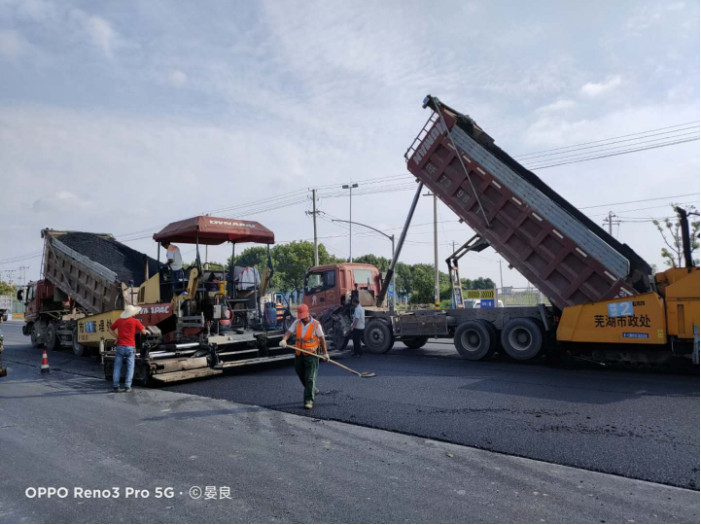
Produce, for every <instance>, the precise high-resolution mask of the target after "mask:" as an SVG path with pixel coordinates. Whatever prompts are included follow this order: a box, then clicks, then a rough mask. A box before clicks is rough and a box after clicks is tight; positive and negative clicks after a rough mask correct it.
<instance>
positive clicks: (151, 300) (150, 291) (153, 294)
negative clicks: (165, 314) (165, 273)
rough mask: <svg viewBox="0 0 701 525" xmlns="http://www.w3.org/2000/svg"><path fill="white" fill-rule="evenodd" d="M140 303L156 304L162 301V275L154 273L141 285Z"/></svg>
mask: <svg viewBox="0 0 701 525" xmlns="http://www.w3.org/2000/svg"><path fill="white" fill-rule="evenodd" d="M138 302H139V304H156V303H160V302H161V276H160V274H158V273H157V274H154V275H152V276H151V277H150V278H149V279H148V280H147V281H146V282H145V283H144V284H142V285H141V286H140V287H139V301H138Z"/></svg>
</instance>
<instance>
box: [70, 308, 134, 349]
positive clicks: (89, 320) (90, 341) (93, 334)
mask: <svg viewBox="0 0 701 525" xmlns="http://www.w3.org/2000/svg"><path fill="white" fill-rule="evenodd" d="M123 311H124V310H111V311H109V312H105V313H103V314H97V315H91V316H90V317H83V318H82V319H80V320H79V321H78V342H79V343H80V344H81V345H85V346H90V347H98V346H99V345H100V340H102V339H104V340H105V345H106V346H113V345H114V342H115V339H114V336H113V335H112V334H111V333H110V331H109V328H110V325H111V324H112V323H114V322H115V321H116V320H117V319H119V316H120V315H122V312H123Z"/></svg>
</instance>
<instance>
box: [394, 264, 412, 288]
mask: <svg viewBox="0 0 701 525" xmlns="http://www.w3.org/2000/svg"><path fill="white" fill-rule="evenodd" d="M394 273H395V274H396V276H397V278H396V279H395V282H396V285H397V293H401V294H410V293H411V291H412V289H413V286H414V281H413V279H412V275H411V266H410V265H408V264H406V263H402V262H398V263H397V264H396V266H395V267H394Z"/></svg>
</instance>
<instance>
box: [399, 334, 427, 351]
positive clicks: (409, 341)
mask: <svg viewBox="0 0 701 525" xmlns="http://www.w3.org/2000/svg"><path fill="white" fill-rule="evenodd" d="M427 342H428V337H426V336H418V337H407V338H405V339H402V343H404V346H406V347H407V348H411V349H412V350H418V349H419V348H421V347H422V346H423V345H425V344H426V343H427Z"/></svg>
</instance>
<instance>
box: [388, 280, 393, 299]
mask: <svg viewBox="0 0 701 525" xmlns="http://www.w3.org/2000/svg"><path fill="white" fill-rule="evenodd" d="M387 297H389V298H390V299H391V298H392V297H394V284H393V283H389V286H388V287H387Z"/></svg>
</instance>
